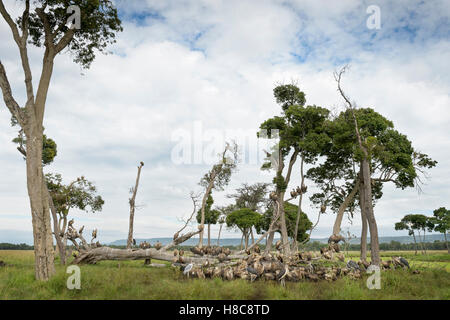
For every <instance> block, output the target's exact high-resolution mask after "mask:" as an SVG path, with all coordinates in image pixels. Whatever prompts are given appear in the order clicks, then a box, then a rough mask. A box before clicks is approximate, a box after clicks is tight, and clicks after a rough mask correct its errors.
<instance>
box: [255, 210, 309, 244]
mask: <svg viewBox="0 0 450 320" xmlns="http://www.w3.org/2000/svg"><path fill="white" fill-rule="evenodd" d="M284 212H285V215H286V227H287V231H288V236H289V237H291V238H293V237H294V231H295V224H296V222H297V212H298V206H296V205H294V204H291V203H289V202H285V203H284ZM272 218H273V209H272V208H270V207H269V208H268V209H267V210H266V212H264V215H263V216H262V219H261V221H260V224H259V225H258V226H257V228H256V230H257V231H258V233H261V232H262V231H267V230H269V226H270V223H271V221H272ZM311 227H312V222H311V221H310V220H309V218H308V216H307V215H306V213H304V212H301V214H300V221H299V224H298V233H297V241H298V242H302V241H304V240H306V239H308V237H309V235H308V233H307V231H309V230H310V229H311Z"/></svg>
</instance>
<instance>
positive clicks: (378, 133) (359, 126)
mask: <svg viewBox="0 0 450 320" xmlns="http://www.w3.org/2000/svg"><path fill="white" fill-rule="evenodd" d="M345 71H346V68H343V69H342V70H341V71H340V72H339V73H336V74H335V79H336V81H337V84H338V91H339V93H340V94H341V96H342V97H343V99H344V100H345V103H346V106H347V109H346V111H345V112H342V113H341V114H340V115H339V117H338V118H337V119H336V121H335V123H336V124H337V126H335V127H334V128H333V129H334V130H336V131H338V132H336V131H335V137H336V139H335V140H334V141H333V143H336V146H337V147H339V148H342V149H343V150H347V152H346V153H347V155H350V156H351V157H352V158H353V159H354V160H355V161H356V162H357V163H358V164H359V184H360V186H359V195H360V199H359V203H360V209H361V218H362V223H363V230H362V233H361V259H362V260H365V259H366V252H365V248H366V243H365V242H366V238H367V226H366V221H367V224H368V227H369V230H370V238H371V258H372V263H373V264H375V265H379V263H380V256H379V243H378V228H377V224H376V219H375V215H374V210H373V207H374V197H375V198H376V194H374V193H376V192H381V188H382V184H383V183H386V182H393V183H394V184H395V186H396V187H397V188H401V189H405V188H406V187H414V186H416V187H419V188H420V186H419V185H420V182H421V180H420V177H419V173H424V170H425V169H430V168H432V167H434V166H435V165H436V163H437V162H436V161H433V160H432V159H430V158H429V157H428V155H426V154H423V153H420V152H418V151H416V150H414V148H413V147H412V145H411V142H410V141H409V140H408V138H407V137H406V136H405V135H403V134H401V133H399V132H398V131H397V130H395V129H394V125H393V123H392V121H389V120H388V119H386V118H385V117H383V116H382V115H380V114H378V113H377V112H375V111H374V110H373V109H370V108H356V107H355V105H354V103H351V102H350V100H349V98H348V97H347V96H346V94H345V93H344V91H343V90H342V87H341V78H342V75H343V73H344V72H345ZM375 189H378V190H376V191H375V192H374V190H375Z"/></svg>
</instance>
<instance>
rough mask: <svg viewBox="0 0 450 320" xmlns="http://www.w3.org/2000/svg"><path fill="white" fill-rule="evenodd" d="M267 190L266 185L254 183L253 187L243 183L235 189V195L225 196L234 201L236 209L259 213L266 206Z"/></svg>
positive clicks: (267, 186)
mask: <svg viewBox="0 0 450 320" xmlns="http://www.w3.org/2000/svg"><path fill="white" fill-rule="evenodd" d="M268 188H269V184H268V183H255V184H253V185H249V184H247V183H244V184H242V186H241V187H240V188H237V189H236V193H234V194H230V195H227V198H232V199H234V200H235V203H236V205H235V207H236V208H239V209H242V208H249V209H251V210H253V211H259V210H260V209H261V208H262V207H264V206H265V205H266V202H267V199H266V196H267V191H268Z"/></svg>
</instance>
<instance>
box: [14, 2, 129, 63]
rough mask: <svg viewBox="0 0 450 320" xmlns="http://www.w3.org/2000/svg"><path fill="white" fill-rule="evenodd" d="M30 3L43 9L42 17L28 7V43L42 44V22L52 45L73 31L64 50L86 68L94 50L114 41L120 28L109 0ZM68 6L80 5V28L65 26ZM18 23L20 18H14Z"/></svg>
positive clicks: (103, 50)
mask: <svg viewBox="0 0 450 320" xmlns="http://www.w3.org/2000/svg"><path fill="white" fill-rule="evenodd" d="M34 5H36V6H37V7H39V8H44V12H43V14H44V16H45V19H44V20H43V19H42V18H41V17H40V16H39V15H38V13H37V12H36V11H35V10H32V9H31V10H30V15H29V28H28V29H29V34H30V38H31V39H30V42H31V43H32V44H34V45H35V46H38V47H40V46H42V45H43V44H45V41H46V40H45V32H44V26H45V24H44V21H46V22H48V26H49V28H50V30H51V32H52V39H51V41H52V43H53V45H56V44H57V43H58V42H59V41H61V40H62V39H63V38H64V37H65V36H66V35H67V34H69V33H70V32H74V34H73V38H72V39H71V41H70V43H69V44H68V47H67V48H68V50H69V51H70V53H71V54H72V56H73V57H74V58H73V59H74V62H75V63H79V64H80V65H81V66H82V67H83V68H89V66H90V64H91V63H92V61H93V60H94V59H95V52H96V51H99V52H102V53H105V49H106V47H107V46H108V45H110V44H113V43H114V42H116V40H115V37H116V34H117V33H118V32H121V31H122V26H121V21H120V19H119V17H118V15H117V9H116V8H115V6H114V4H113V1H109V0H70V1H68V0H36V1H34ZM70 5H77V6H78V7H79V8H80V13H81V17H80V22H81V28H80V29H72V30H73V31H70V30H69V28H68V27H67V26H66V23H67V20H68V18H69V17H70V16H71V13H67V11H66V10H67V8H68V7H69V6H70ZM18 23H19V24H20V25H21V19H19V20H18Z"/></svg>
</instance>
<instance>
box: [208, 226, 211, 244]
mask: <svg viewBox="0 0 450 320" xmlns="http://www.w3.org/2000/svg"><path fill="white" fill-rule="evenodd" d="M208 246H211V223H208Z"/></svg>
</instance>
